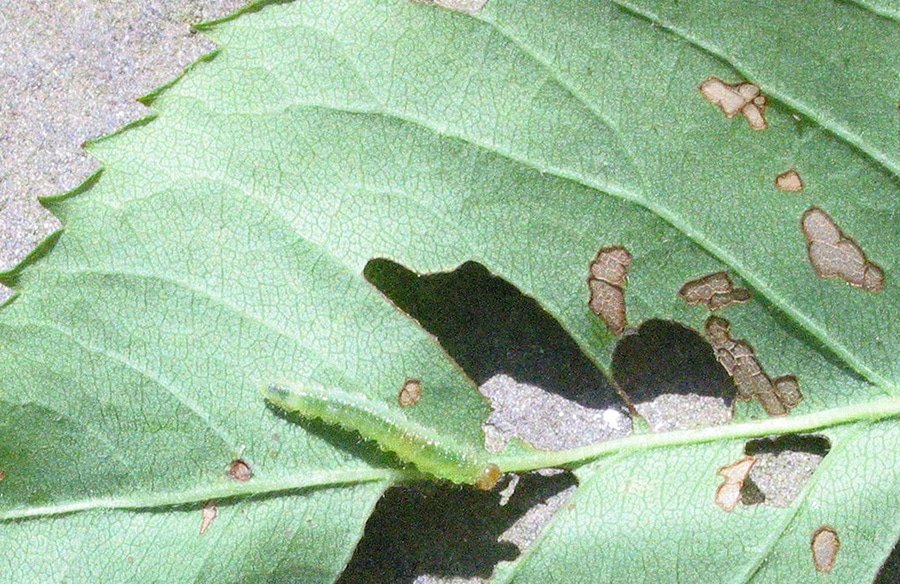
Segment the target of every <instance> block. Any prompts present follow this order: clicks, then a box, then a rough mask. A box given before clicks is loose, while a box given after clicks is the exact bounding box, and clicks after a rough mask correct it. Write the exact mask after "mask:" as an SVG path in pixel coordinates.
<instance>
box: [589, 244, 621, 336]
mask: <svg viewBox="0 0 900 584" xmlns="http://www.w3.org/2000/svg"><path fill="white" fill-rule="evenodd" d="M630 266H631V254H630V253H629V252H628V250H627V249H625V248H624V247H621V246H614V247H605V248H603V249H601V250H600V251H599V252H597V256H596V257H595V258H594V261H593V262H591V266H590V275H589V276H588V287H589V288H590V291H591V297H590V300H589V301H588V306H590V308H591V311H593V313H594V314H596V315H597V316H599V317H600V318H601V319H602V320H603V322H604V323H606V326H607V328H608V329H609V330H610V332H612V333H613V334H615V335H621V334H622V333H623V332H624V331H625V326H626V324H627V322H628V321H627V318H626V315H625V286H627V284H628V269H629V267H630Z"/></svg>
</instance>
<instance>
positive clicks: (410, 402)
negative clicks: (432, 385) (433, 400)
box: [397, 379, 422, 408]
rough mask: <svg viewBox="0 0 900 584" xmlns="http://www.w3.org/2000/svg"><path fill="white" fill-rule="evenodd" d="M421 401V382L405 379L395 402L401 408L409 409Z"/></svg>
mask: <svg viewBox="0 0 900 584" xmlns="http://www.w3.org/2000/svg"><path fill="white" fill-rule="evenodd" d="M420 399H422V382H421V381H420V380H418V379H407V380H406V381H405V382H404V383H403V387H402V388H400V394H399V395H398V396H397V402H399V404H400V406H401V407H404V408H411V407H413V406H414V405H416V404H417V403H419V400H420Z"/></svg>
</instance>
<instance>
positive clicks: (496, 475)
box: [475, 463, 502, 491]
mask: <svg viewBox="0 0 900 584" xmlns="http://www.w3.org/2000/svg"><path fill="white" fill-rule="evenodd" d="M501 475H502V473H501V472H500V467H499V466H497V465H496V464H493V463H491V464H489V465H487V466H486V467H484V471H483V472H482V473H481V476H480V477H478V480H476V481H475V486H476V487H478V488H479V489H481V490H482V491H490V490H491V489H493V488H494V485H496V484H497V481H499V480H500V476H501Z"/></svg>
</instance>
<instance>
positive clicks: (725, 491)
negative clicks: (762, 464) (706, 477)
mask: <svg viewBox="0 0 900 584" xmlns="http://www.w3.org/2000/svg"><path fill="white" fill-rule="evenodd" d="M754 464H756V457H754V456H745V457H744V458H742V459H740V460H738V461H737V462H735V463H734V464H730V465H728V466H723V467H722V468H720V469H719V470H718V471H717V472H716V474H718V475H719V476H720V477H722V478H723V479H725V482H724V483H722V484H721V485H719V488H718V489H717V490H716V505H718V506H719V507H721V508H722V510H723V511H726V512H731V511H734V508H735V507H737V504H738V503H740V502H741V488H742V487H743V486H744V481H745V480H747V477H748V476H750V469H751V468H753V465H754Z"/></svg>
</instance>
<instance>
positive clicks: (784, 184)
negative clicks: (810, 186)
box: [775, 168, 805, 193]
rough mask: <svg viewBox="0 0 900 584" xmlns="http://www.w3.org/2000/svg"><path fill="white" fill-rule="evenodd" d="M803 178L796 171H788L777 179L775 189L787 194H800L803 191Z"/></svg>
mask: <svg viewBox="0 0 900 584" xmlns="http://www.w3.org/2000/svg"><path fill="white" fill-rule="evenodd" d="M804 186H805V185H804V184H803V178H802V177H801V176H800V173H799V172H797V171H796V170H794V169H793V168H792V169H790V170H786V171H784V172H782V173H781V174H779V175H778V176H776V177H775V188H776V189H778V190H779V191H783V192H786V193H799V192H800V191H802V190H803V187H804Z"/></svg>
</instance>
